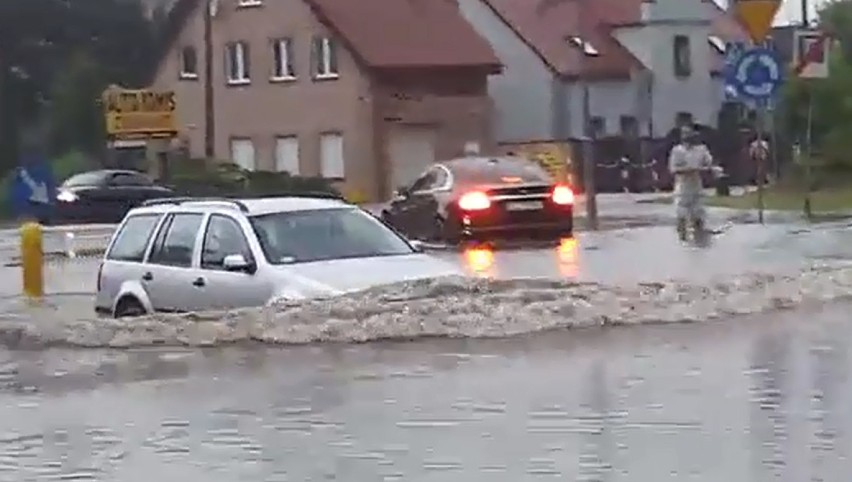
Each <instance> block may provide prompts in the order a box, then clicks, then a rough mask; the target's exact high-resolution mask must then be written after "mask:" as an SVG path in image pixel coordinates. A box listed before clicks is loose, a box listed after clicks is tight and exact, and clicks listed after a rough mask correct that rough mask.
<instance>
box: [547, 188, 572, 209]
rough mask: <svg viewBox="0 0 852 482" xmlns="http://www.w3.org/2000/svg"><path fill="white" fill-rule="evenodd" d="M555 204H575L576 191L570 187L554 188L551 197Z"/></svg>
mask: <svg viewBox="0 0 852 482" xmlns="http://www.w3.org/2000/svg"><path fill="white" fill-rule="evenodd" d="M550 198H551V199H552V200H553V204H560V205H563V206H565V205H568V204H574V191H572V190H571V188H570V187H568V186H556V187H554V188H553V193H552V194H551V195H550Z"/></svg>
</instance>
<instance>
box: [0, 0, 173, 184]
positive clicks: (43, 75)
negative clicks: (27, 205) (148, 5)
mask: <svg viewBox="0 0 852 482" xmlns="http://www.w3.org/2000/svg"><path fill="white" fill-rule="evenodd" d="M163 17H164V16H163V15H162V14H160V15H158V16H156V18H155V20H153V21H152V20H151V19H149V18H148V17H146V15H145V10H144V8H143V6H142V3H141V2H140V0H74V1H68V0H2V1H0V52H2V55H0V172H3V171H5V170H7V169H9V168H10V167H12V166H14V165H15V163H16V161H17V152H18V145H17V144H18V142H19V137H20V134H21V132H22V131H23V130H24V129H26V128H28V127H29V126H30V125H32V124H35V125H42V124H43V123H44V121H45V117H46V116H47V117H49V118H50V119H49V124H50V131H51V133H50V141H51V142H52V143H55V144H54V145H52V146H50V147H52V151H53V152H64V151H65V150H67V149H78V150H83V151H88V152H91V153H93V152H96V149H99V147H100V146H102V143H103V141H104V139H103V137H100V138H99V139H97V138H96V136H99V135H100V132H101V129H102V128H101V126H100V124H101V123H102V122H103V121H102V119H100V118H99V116H97V115H95V111H96V109H97V101H98V98H99V96H100V93H101V92H100V90H101V89H102V88H103V87H104V86H106V85H109V84H118V85H121V86H124V87H129V88H139V87H144V86H145V84H146V83H147V81H148V78H149V77H150V73H151V71H152V69H153V68H154V66H155V63H156V60H157V59H156V55H157V53H158V52H159V50H160V49H159V48H158V39H159V38H161V37H162V36H158V35H157V32H158V24H157V23H156V22H162V21H164V19H163ZM46 147H47V146H46Z"/></svg>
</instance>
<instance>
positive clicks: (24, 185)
mask: <svg viewBox="0 0 852 482" xmlns="http://www.w3.org/2000/svg"><path fill="white" fill-rule="evenodd" d="M55 189H56V185H55V183H54V180H53V173H52V172H51V168H50V164H49V163H48V162H47V160H45V159H41V158H35V157H34V156H29V158H27V159H24V162H23V163H22V165H21V166H20V167H18V169H17V170H16V172H15V176H14V178H13V179H12V186H11V189H10V190H9V196H10V198H11V199H10V203H9V204H10V205H11V207H12V209H13V210H14V211H15V214H17V215H18V216H26V215H28V216H32V217H36V218H45V217H47V216H48V213H49V210H50V208H51V206H52V205H53V198H54V195H53V194H54V190H55Z"/></svg>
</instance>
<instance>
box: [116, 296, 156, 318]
mask: <svg viewBox="0 0 852 482" xmlns="http://www.w3.org/2000/svg"><path fill="white" fill-rule="evenodd" d="M147 313H148V312H147V311H146V310H145V307H144V306H142V303H140V302H139V300H137V299H136V298H134V297H132V296H125V297H124V298H122V299H121V300H119V301H118V304H117V305H116V307H115V313H113V316H114V317H115V318H135V317H139V316H144V315H145V314H147Z"/></svg>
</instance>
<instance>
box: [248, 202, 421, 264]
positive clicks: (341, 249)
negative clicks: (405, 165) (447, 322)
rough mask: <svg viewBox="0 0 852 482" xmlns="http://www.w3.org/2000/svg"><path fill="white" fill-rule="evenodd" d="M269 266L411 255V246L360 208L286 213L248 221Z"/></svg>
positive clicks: (258, 217)
mask: <svg viewBox="0 0 852 482" xmlns="http://www.w3.org/2000/svg"><path fill="white" fill-rule="evenodd" d="M251 224H252V228H253V229H254V231H255V234H256V235H257V238H258V240H259V241H260V246H261V248H262V249H263V253H264V255H265V256H266V259H267V261H268V262H269V263H271V264H291V263H307V262H311V261H323V260H329V259H346V258H368V257H374V256H398V255H406V254H411V253H412V252H413V250H412V249H411V246H410V245H409V244H408V243H407V242H406V241H405V240H404V239H402V238H401V237H400V236H399V235H397V234H396V233H394V232H393V231H392V230H390V229H389V228H388V227H387V226H385V225H384V224H382V222H381V221H379V220H378V219H376V218H375V217H373V216H372V215H370V214H367V213H366V212H364V211H362V210H361V209H360V208H341V209H313V210H305V211H289V212H281V213H275V214H268V215H263V216H255V217H252V218H251Z"/></svg>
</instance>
